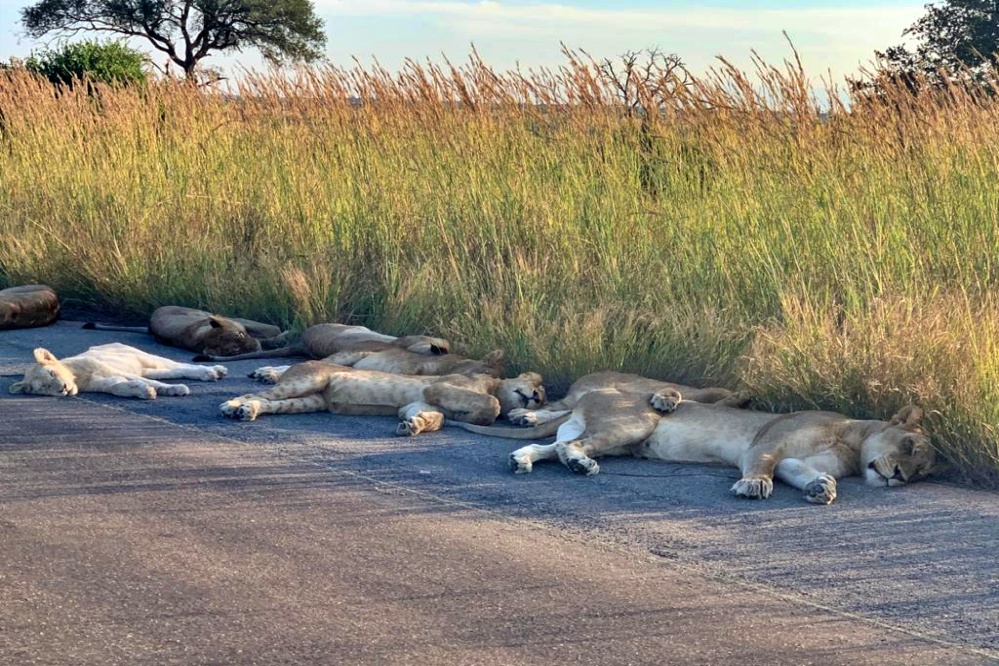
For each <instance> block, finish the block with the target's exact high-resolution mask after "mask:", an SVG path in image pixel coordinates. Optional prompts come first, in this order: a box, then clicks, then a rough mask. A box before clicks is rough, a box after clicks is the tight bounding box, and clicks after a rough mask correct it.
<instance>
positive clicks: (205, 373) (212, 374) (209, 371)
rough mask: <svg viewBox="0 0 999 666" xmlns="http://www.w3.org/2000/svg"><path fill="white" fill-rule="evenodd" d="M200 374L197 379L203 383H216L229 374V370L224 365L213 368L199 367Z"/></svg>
mask: <svg viewBox="0 0 999 666" xmlns="http://www.w3.org/2000/svg"><path fill="white" fill-rule="evenodd" d="M199 367H200V369H201V373H200V374H199V376H198V377H197V379H200V380H201V381H203V382H217V381H218V380H220V379H222V378H223V377H225V376H226V375H227V374H229V369H228V368H226V367H225V366H224V365H213V366H204V365H202V366H199Z"/></svg>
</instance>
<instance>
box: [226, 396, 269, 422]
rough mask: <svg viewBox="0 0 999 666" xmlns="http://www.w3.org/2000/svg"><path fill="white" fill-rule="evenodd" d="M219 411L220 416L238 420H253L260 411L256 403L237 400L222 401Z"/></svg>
mask: <svg viewBox="0 0 999 666" xmlns="http://www.w3.org/2000/svg"><path fill="white" fill-rule="evenodd" d="M219 411H220V412H222V416H226V417H228V418H230V419H239V420H240V421H253V420H255V419H256V418H257V415H258V414H259V413H260V410H259V409H258V408H257V405H256V403H253V402H240V401H239V400H228V401H226V402H223V403H222V404H221V405H219Z"/></svg>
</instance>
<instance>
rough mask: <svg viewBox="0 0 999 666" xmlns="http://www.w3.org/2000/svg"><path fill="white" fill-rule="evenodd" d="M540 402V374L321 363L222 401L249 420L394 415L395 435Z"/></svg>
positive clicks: (226, 410)
mask: <svg viewBox="0 0 999 666" xmlns="http://www.w3.org/2000/svg"><path fill="white" fill-rule="evenodd" d="M544 402H545V390H544V387H543V386H542V385H541V376H540V375H538V374H536V373H533V372H528V373H524V374H522V375H520V376H519V377H515V378H513V379H497V378H495V377H492V376H490V375H487V374H481V373H474V374H469V375H462V374H449V375H444V376H413V375H396V374H390V373H386V372H380V371H377V370H356V369H354V368H349V367H346V366H342V365H334V364H331V363H326V362H323V361H306V362H305V363H299V364H298V365H293V366H291V368H289V369H288V370H287V372H285V373H284V374H283V375H282V376H281V378H280V379H279V380H278V383H277V384H276V385H275V386H274V387H273V388H271V389H268V390H266V391H261V392H260V393H254V394H248V395H244V396H240V397H238V398H233V399H232V400H228V401H226V402H224V403H222V404H221V405H220V406H219V410H220V411H221V412H222V414H223V415H224V416H228V417H230V418H236V419H241V420H244V421H252V420H254V419H256V418H257V416H259V415H261V414H299V413H303V412H325V411H329V412H333V413H334V414H367V415H376V414H381V415H385V414H398V416H399V419H400V421H401V423H400V424H399V427H398V428H397V430H396V432H397V434H399V435H416V434H419V433H421V432H433V431H435V430H440V429H441V427H442V426H443V425H444V420H445V418H447V419H454V420H457V421H465V422H468V423H478V424H481V425H487V424H490V423H493V422H494V421H495V420H496V419H497V418H498V417H499V416H501V415H505V414H507V413H509V412H510V410H512V409H517V408H536V407H540V406H541V405H543V404H544Z"/></svg>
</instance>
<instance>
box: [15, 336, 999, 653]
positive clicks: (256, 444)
mask: <svg viewBox="0 0 999 666" xmlns="http://www.w3.org/2000/svg"><path fill="white" fill-rule="evenodd" d="M78 326H79V324H78V323H72V322H60V323H58V324H56V325H55V326H51V327H48V328H44V329H32V330H23V331H5V332H0V664H5V665H6V664H12V665H21V664H73V665H82V664H95V665H96V664H101V665H104V664H129V665H133V664H185V665H187V664H420V665H423V664H462V665H465V664H535V663H537V664H575V663H580V664H686V663H691V664H747V663H768V664H854V665H855V664H931V663H932V664H984V663H996V662H999V564H997V561H999V520H997V519H999V494H997V493H994V492H986V491H976V490H970V489H967V488H961V487H957V486H953V485H948V484H944V483H939V482H937V483H934V482H923V483H919V484H914V485H912V486H909V487H903V488H899V489H893V490H885V489H874V488H868V487H867V486H864V485H863V484H862V483H861V482H860V481H859V480H853V479H850V480H846V481H844V482H843V483H842V484H841V485H840V495H839V498H838V499H837V500H836V503H835V504H833V505H831V506H828V507H820V506H812V505H809V504H806V503H805V502H803V501H802V500H801V499H800V498H799V495H798V492H797V491H795V490H793V489H791V488H789V487H786V486H778V488H777V490H776V492H775V496H774V497H772V498H771V499H770V500H767V501H761V502H750V501H740V500H737V499H734V498H732V497H731V496H730V495H729V494H728V487H729V486H730V485H731V483H732V482H733V480H734V479H735V478H736V476H737V474H736V473H735V470H729V469H724V468H717V467H708V466H695V465H670V464H665V463H657V462H649V461H638V460H630V459H610V460H605V461H603V462H601V473H600V474H599V475H597V476H595V477H591V478H580V477H577V476H574V475H572V474H571V473H570V472H568V471H567V470H565V469H564V468H561V467H559V466H556V465H547V466H546V465H543V464H542V465H538V466H537V467H536V468H535V472H534V473H533V474H531V475H528V476H514V475H512V474H511V473H510V472H508V471H507V468H506V455H507V453H508V452H509V451H510V450H512V449H513V448H516V443H514V442H509V441H503V440H496V439H488V438H481V437H477V436H474V435H470V434H469V433H465V432H464V431H461V432H454V431H446V432H443V433H435V434H431V435H421V436H419V437H417V438H413V439H400V438H396V437H394V436H393V435H392V432H393V429H394V421H393V419H390V418H375V417H370V418H359V417H337V416H332V415H328V414H308V415H300V416H274V417H263V418H261V419H260V420H259V421H256V422H253V423H238V422H232V421H228V420H226V419H223V418H222V417H221V416H220V415H219V414H218V411H217V410H218V404H219V403H221V402H222V401H223V400H224V399H226V398H228V397H231V396H234V395H239V394H242V393H246V392H249V391H251V390H254V388H255V386H256V385H255V384H254V383H252V382H250V381H249V380H248V379H245V378H244V377H243V376H244V375H245V374H246V373H247V372H248V371H250V370H252V369H253V368H255V367H257V366H258V365H260V364H261V362H259V361H244V362H238V363H232V364H229V368H230V377H229V378H227V379H225V380H223V381H222V382H219V383H216V384H203V383H199V382H193V381H188V382H186V383H187V384H188V386H190V387H191V389H192V394H191V395H190V396H187V397H183V398H160V399H158V400H156V401H151V402H144V401H138V400H125V399H120V398H115V397H113V396H105V395H96V394H84V395H82V396H81V397H78V398H61V399H56V398H42V397H24V396H13V395H9V394H8V392H7V387H8V386H9V385H10V384H11V383H12V382H13V381H14V380H15V378H16V377H18V376H19V375H20V374H21V373H23V371H24V369H25V367H26V366H27V364H28V362H29V360H30V358H31V349H33V348H34V347H36V346H44V347H46V348H48V349H50V350H51V351H53V352H54V353H56V355H58V356H65V355H69V354H73V353H77V352H79V351H82V350H84V349H85V348H86V347H88V346H91V345H94V344H101V343H104V342H109V341H114V340H117V341H121V342H125V343H128V344H134V345H135V346H138V347H141V348H143V349H145V350H147V351H151V352H154V353H159V354H162V355H164V356H169V357H171V358H176V359H178V360H186V359H187V358H189V356H190V355H189V354H187V353H185V352H181V351H178V350H173V349H170V348H167V347H162V346H159V345H156V344H155V343H153V342H152V340H151V339H149V338H147V337H145V336H142V335H137V334H124V333H103V332H95V331H82V330H79V328H78Z"/></svg>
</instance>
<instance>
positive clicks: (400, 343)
mask: <svg viewBox="0 0 999 666" xmlns="http://www.w3.org/2000/svg"><path fill="white" fill-rule="evenodd" d="M393 345H394V346H396V347H402V348H403V349H405V350H407V351H411V352H413V353H414V354H423V355H424V356H441V355H443V354H447V353H449V352H450V351H451V344H450V343H449V342H448V341H447V340H444V339H443V338H433V337H430V336H428V335H404V336H402V337H399V338H396V340H395V342H394V343H393Z"/></svg>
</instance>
